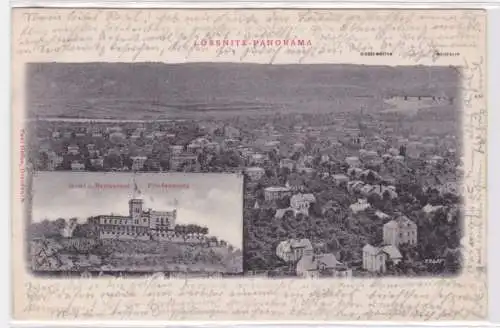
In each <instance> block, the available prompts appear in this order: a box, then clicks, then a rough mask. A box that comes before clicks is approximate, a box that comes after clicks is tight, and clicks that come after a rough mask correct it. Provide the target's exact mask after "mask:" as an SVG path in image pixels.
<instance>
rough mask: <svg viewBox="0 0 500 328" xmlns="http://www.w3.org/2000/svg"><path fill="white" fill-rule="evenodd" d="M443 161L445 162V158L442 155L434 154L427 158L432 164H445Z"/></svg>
mask: <svg viewBox="0 0 500 328" xmlns="http://www.w3.org/2000/svg"><path fill="white" fill-rule="evenodd" d="M443 162H444V158H443V157H441V156H432V157H431V158H429V159H428V160H427V163H428V164H430V165H439V164H443Z"/></svg>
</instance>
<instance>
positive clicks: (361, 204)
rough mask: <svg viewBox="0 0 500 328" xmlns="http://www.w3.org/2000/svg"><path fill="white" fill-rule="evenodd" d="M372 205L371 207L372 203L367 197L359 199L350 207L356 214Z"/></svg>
mask: <svg viewBox="0 0 500 328" xmlns="http://www.w3.org/2000/svg"><path fill="white" fill-rule="evenodd" d="M370 207H371V205H370V204H369V203H368V202H367V201H366V199H358V201H357V202H356V203H354V204H352V205H351V206H349V209H350V210H351V212H353V213H354V214H356V213H359V212H363V211H366V210H367V209H369V208H370Z"/></svg>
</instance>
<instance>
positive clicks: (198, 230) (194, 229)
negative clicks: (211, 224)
mask: <svg viewBox="0 0 500 328" xmlns="http://www.w3.org/2000/svg"><path fill="white" fill-rule="evenodd" d="M174 231H175V232H176V233H179V234H201V235H207V234H208V228H207V227H202V226H199V225H196V224H187V225H182V224H178V225H176V226H175V228H174Z"/></svg>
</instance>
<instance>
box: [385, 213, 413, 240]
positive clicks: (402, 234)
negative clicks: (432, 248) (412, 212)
mask: <svg viewBox="0 0 500 328" xmlns="http://www.w3.org/2000/svg"><path fill="white" fill-rule="evenodd" d="M383 234H384V243H385V244H388V245H394V246H399V245H400V244H410V245H416V244H417V225H416V224H415V222H413V221H412V220H410V219H408V218H407V217H406V216H404V215H401V216H399V217H398V218H396V219H394V220H391V221H389V222H387V223H386V224H384V228H383Z"/></svg>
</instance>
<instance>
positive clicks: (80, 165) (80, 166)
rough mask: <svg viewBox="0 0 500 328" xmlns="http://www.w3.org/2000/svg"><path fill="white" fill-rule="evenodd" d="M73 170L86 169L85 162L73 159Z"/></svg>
mask: <svg viewBox="0 0 500 328" xmlns="http://www.w3.org/2000/svg"><path fill="white" fill-rule="evenodd" d="M71 170H72V171H83V170H85V165H84V164H83V163H80V162H77V161H73V162H71Z"/></svg>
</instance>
